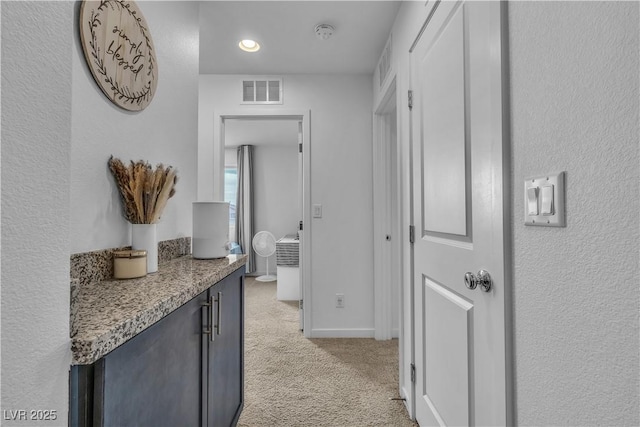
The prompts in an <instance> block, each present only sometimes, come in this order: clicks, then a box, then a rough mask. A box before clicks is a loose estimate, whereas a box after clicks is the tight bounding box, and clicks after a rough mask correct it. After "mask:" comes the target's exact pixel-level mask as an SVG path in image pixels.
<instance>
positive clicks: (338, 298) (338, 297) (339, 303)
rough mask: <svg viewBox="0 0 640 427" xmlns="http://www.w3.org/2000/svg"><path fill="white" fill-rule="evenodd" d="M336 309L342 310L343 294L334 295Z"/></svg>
mask: <svg viewBox="0 0 640 427" xmlns="http://www.w3.org/2000/svg"><path fill="white" fill-rule="evenodd" d="M336 308H344V294H336Z"/></svg>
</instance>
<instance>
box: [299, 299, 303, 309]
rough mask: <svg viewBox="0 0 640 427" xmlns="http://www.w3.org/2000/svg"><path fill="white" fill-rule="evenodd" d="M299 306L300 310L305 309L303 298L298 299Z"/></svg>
mask: <svg viewBox="0 0 640 427" xmlns="http://www.w3.org/2000/svg"><path fill="white" fill-rule="evenodd" d="M298 308H299V309H300V310H303V309H304V304H303V302H302V300H300V301H298Z"/></svg>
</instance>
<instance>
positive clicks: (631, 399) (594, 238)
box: [373, 1, 640, 425]
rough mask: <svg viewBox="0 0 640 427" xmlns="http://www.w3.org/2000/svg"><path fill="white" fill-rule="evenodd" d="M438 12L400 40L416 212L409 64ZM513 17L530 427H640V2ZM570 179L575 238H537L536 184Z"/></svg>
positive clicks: (518, 270)
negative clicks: (554, 175) (526, 197)
mask: <svg viewBox="0 0 640 427" xmlns="http://www.w3.org/2000/svg"><path fill="white" fill-rule="evenodd" d="M430 4H431V3H428V4H427V7H426V8H425V7H424V2H413V1H410V2H406V3H403V5H402V7H401V10H400V11H399V14H398V17H397V19H396V22H395V24H394V27H393V41H394V57H393V58H394V59H393V63H394V67H395V72H396V73H397V84H398V92H397V93H398V105H399V106H400V105H401V106H402V107H399V123H398V127H399V129H398V132H399V139H400V141H401V144H402V145H401V151H402V153H401V155H402V158H403V169H404V173H403V177H404V179H405V185H404V200H405V202H406V203H408V200H409V199H408V197H409V193H408V179H409V176H408V170H409V169H408V167H409V163H408V160H409V158H408V144H409V113H408V109H407V108H406V96H407V95H406V94H407V90H408V89H410V84H409V82H410V80H409V69H410V56H409V54H408V53H407V52H408V50H409V47H410V46H411V43H412V42H413V40H414V38H415V35H416V34H417V31H418V30H419V28H420V26H421V25H422V23H423V22H424V19H425V18H426V11H427V9H428V7H429V6H430ZM508 6H509V7H508V9H509V11H508V27H509V44H510V50H509V55H510V58H508V61H509V64H508V65H509V75H510V80H511V89H510V91H511V100H510V102H511V118H510V121H511V150H512V152H511V163H512V170H511V175H510V178H511V187H512V188H511V191H512V194H511V197H512V212H511V217H512V234H513V242H512V243H513V248H512V249H513V252H512V257H513V261H514V278H513V286H514V290H513V293H514V301H513V306H514V313H513V315H514V324H513V328H514V340H515V348H514V352H515V383H516V384H515V385H516V396H515V406H516V408H515V410H516V421H517V424H518V425H596V424H598V425H640V419H639V413H640V409H639V407H638V405H639V402H638V395H639V391H640V373H639V366H640V361H639V359H638V356H639V349H640V344H639V334H640V332H639V318H638V317H639V313H640V305H639V300H640V294H639V292H640V287H639V279H638V277H640V268H639V261H640V249H639V248H640V236H639V214H638V212H640V206H639V202H638V194H639V193H640V191H639V186H640V176H639V166H640V165H639V157H638V149H639V147H638V135H639V129H638V115H639V106H638V103H639V88H638V81H639V75H638V73H639V71H638V70H639V63H638V47H639V41H638V34H639V28H638V20H639V16H638V3H636V2H602V3H592V2H510V3H509V5H508ZM376 82H377V78H376V76H374V79H373V87H374V98H375V99H376V104H374V105H377V102H378V100H379V99H380V97H381V95H382V92H381V91H380V90H379V89H378V87H377V84H376ZM561 170H564V171H567V186H566V187H567V188H566V192H567V209H566V213H567V227H566V228H560V229H557V228H544V227H525V226H524V225H523V223H522V216H523V215H522V211H523V209H524V207H523V195H522V182H523V179H524V177H525V176H529V175H536V174H541V173H546V172H553V171H561ZM405 212H406V211H405ZM405 221H409V218H408V215H407V216H405ZM406 303H407V300H406V299H405V304H406ZM408 352H410V347H405V353H408Z"/></svg>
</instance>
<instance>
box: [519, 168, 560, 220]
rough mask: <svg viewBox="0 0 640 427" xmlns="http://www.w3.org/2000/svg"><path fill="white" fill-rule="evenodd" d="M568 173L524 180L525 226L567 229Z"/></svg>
mask: <svg viewBox="0 0 640 427" xmlns="http://www.w3.org/2000/svg"><path fill="white" fill-rule="evenodd" d="M565 173H566V172H557V173H550V174H545V175H538V176H531V177H528V178H525V180H524V224H525V225H533V226H543V227H565V226H566V220H565V212H564V210H565V209H564V207H565V190H564V181H565Z"/></svg>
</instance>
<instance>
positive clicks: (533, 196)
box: [527, 187, 538, 215]
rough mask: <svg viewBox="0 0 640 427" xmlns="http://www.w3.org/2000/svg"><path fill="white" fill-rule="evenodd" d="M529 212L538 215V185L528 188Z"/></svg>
mask: <svg viewBox="0 0 640 427" xmlns="http://www.w3.org/2000/svg"><path fill="white" fill-rule="evenodd" d="M527 213H528V214H529V215H538V187H529V188H527Z"/></svg>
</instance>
